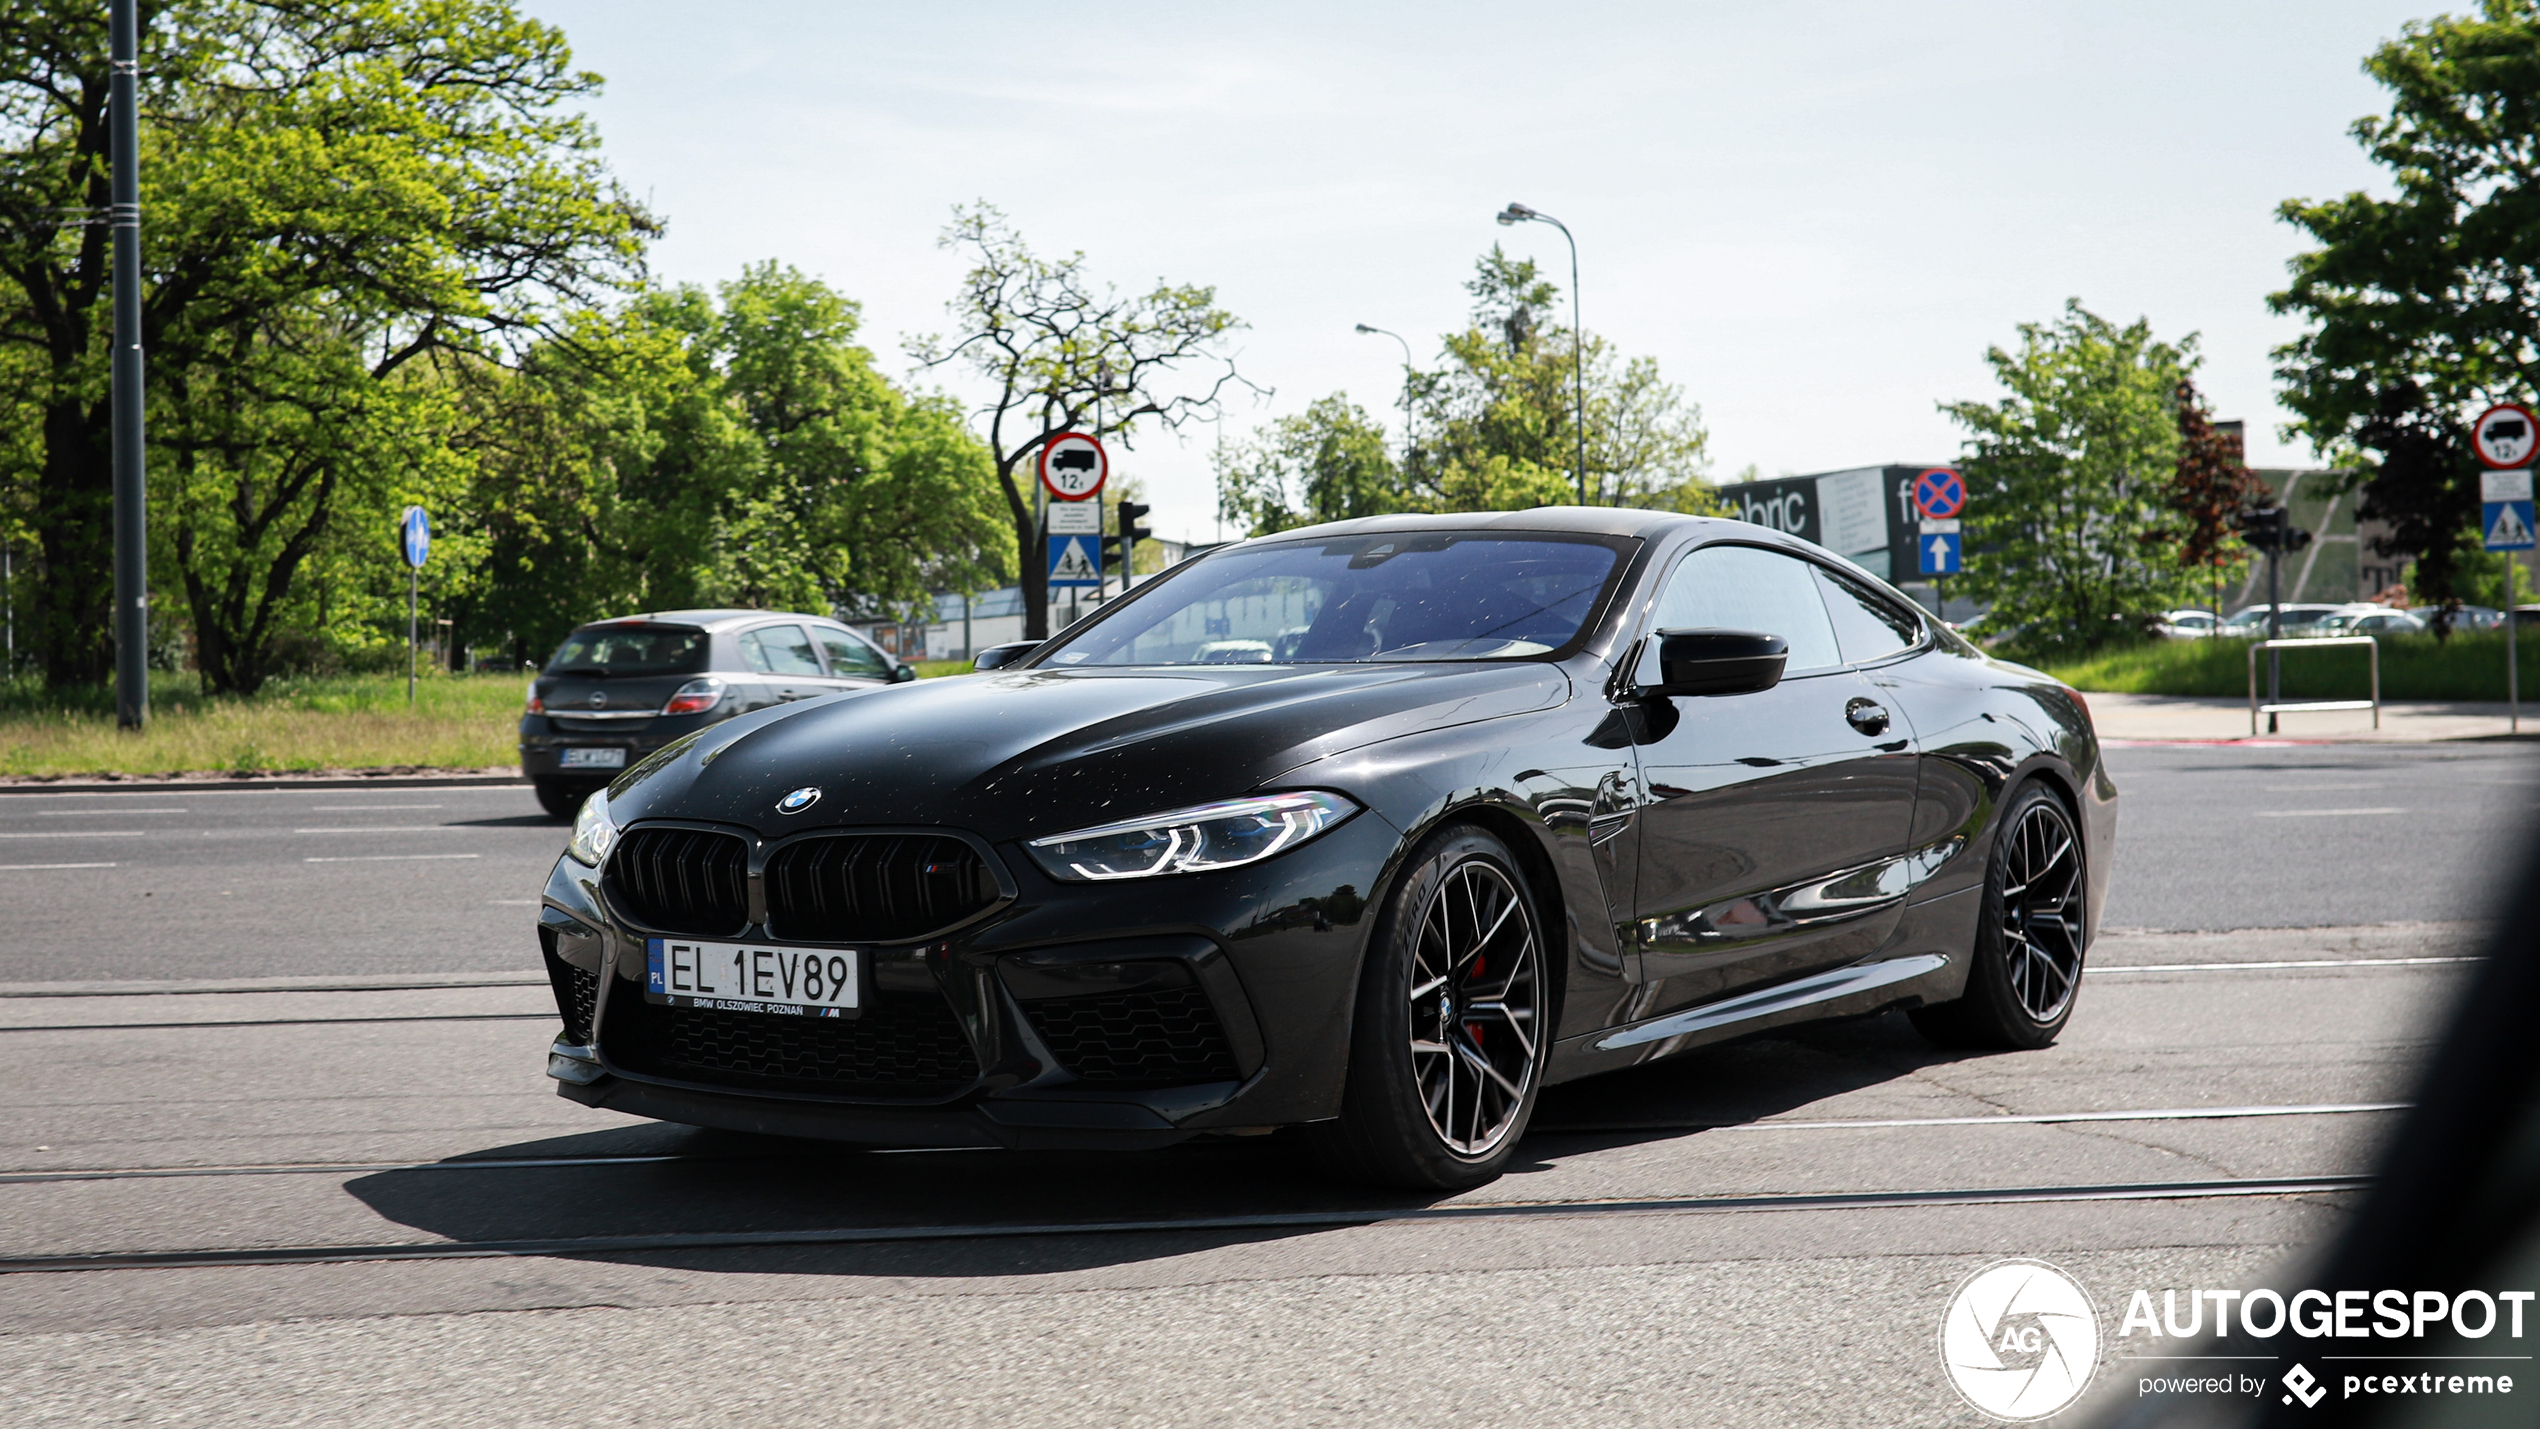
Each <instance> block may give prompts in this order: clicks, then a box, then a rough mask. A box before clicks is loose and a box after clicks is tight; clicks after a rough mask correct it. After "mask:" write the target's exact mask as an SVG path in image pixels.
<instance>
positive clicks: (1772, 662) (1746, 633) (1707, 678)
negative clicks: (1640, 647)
mask: <svg viewBox="0 0 2540 1429" xmlns="http://www.w3.org/2000/svg"><path fill="white" fill-rule="evenodd" d="M1789 660H1790V642H1789V641H1787V640H1784V639H1783V638H1782V637H1780V636H1778V635H1766V634H1763V633H1762V632H1760V631H1754V630H1661V631H1659V632H1658V680H1659V682H1658V683H1657V684H1655V685H1643V686H1641V687H1640V691H1639V693H1641V694H1644V695H1751V694H1755V693H1757V692H1758V691H1762V690H1769V689H1771V688H1772V687H1773V686H1775V685H1778V684H1780V683H1781V679H1782V666H1783V665H1784V664H1786V663H1788V662H1789Z"/></svg>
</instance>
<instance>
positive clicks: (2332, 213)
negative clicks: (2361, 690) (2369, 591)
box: [2268, 0, 2540, 629]
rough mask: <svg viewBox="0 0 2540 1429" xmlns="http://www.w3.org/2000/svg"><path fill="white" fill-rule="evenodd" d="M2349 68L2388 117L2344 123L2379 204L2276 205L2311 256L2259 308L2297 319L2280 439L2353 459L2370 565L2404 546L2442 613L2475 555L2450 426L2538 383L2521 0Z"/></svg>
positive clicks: (2538, 169)
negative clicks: (2287, 413)
mask: <svg viewBox="0 0 2540 1429" xmlns="http://www.w3.org/2000/svg"><path fill="white" fill-rule="evenodd" d="M2364 71H2365V73H2367V74H2369V75H2371V76H2372V77H2373V78H2374V79H2375V80H2377V81H2379V82H2380V84H2381V85H2382V87H2383V88H2385V89H2387V90H2388V91H2389V92H2390V112H2389V113H2388V114H2387V115H2378V116H2367V117H2365V118H2362V119H2359V120H2357V121H2355V124H2354V126H2353V128H2352V129H2351V131H2350V132H2351V133H2352V134H2353V135H2354V136H2355V139H2356V142H2358V143H2360V144H2361V145H2363V147H2364V149H2365V152H2366V153H2368V154H2369V155H2370V156H2371V158H2372V160H2373V162H2374V163H2376V164H2379V165H2380V166H2382V167H2383V168H2384V169H2386V170H2387V171H2388V173H2389V184H2390V188H2391V194H2390V196H2389V197H2388V198H2379V197H2375V196H2373V195H2371V194H2367V193H2361V192H2356V193H2350V194H2347V195H2345V196H2344V197H2342V198H2333V199H2326V200H2321V201H2318V202H2310V201H2305V200H2300V199H2295V200H2289V201H2287V202H2286V203H2285V204H2283V205H2282V207H2281V208H2279V209H2278V213H2279V215H2280V216H2281V217H2283V218H2284V219H2285V220H2286V221H2287V222H2290V223H2292V224H2294V225H2296V226H2297V227H2299V228H2301V229H2302V230H2303V231H2304V232H2305V233H2307V234H2308V235H2309V236H2310V237H2311V238H2312V239H2314V240H2315V241H2317V242H2318V243H2319V245H2320V246H2319V247H2318V248H2316V249H2314V250H2312V251H2310V252H2307V253H2304V254H2301V255H2300V256H2298V257H2296V258H2295V259H2294V260H2293V262H2292V264H2291V268H2292V274H2293V281H2292V285H2291V286H2290V287H2288V288H2287V289H2286V290H2285V291H2283V292H2280V293H2277V294H2275V295H2273V296H2272V297H2270V298H2269V299H2268V303H2269V306H2271V307H2273V308H2274V309H2275V311H2277V312H2279V313H2292V314H2297V315H2299V316H2301V317H2303V318H2304V319H2306V320H2307V321H2308V322H2309V324H2310V330H2309V331H2308V332H2306V333H2304V334H2303V335H2302V336H2301V337H2300V338H2298V339H2296V340H2295V341H2293V342H2291V343H2289V344H2287V345H2285V346H2284V347H2281V348H2279V349H2277V351H2276V357H2277V359H2278V367H2277V369H2276V373H2277V376H2278V377H2279V378H2280V379H2281V380H2282V382H2283V384H2284V403H2285V405H2286V406H2287V407H2290V408H2291V409H2292V410H2293V411H2294V413H2295V414H2296V416H2297V419H2298V420H2297V422H2296V423H2295V427H2296V430H2298V431H2300V432H2302V433H2303V434H2304V435H2306V436H2308V437H2309V438H2310V439H2311V441H2312V442H2313V443H2314V444H2315V445H2317V446H2318V447H2320V448H2321V449H2322V450H2324V451H2340V450H2347V449H2360V450H2361V451H2362V452H2367V453H2370V454H2371V455H2370V456H2369V458H2367V459H2366V469H2365V471H2364V473H2363V502H2362V505H2361V508H2360V510H2361V514H2363V515H2364V516H2366V517H2368V518H2373V519H2378V520H2382V521H2386V522H2388V523H2390V525H2391V528H2392V534H2391V536H2390V538H2389V539H2388V540H2387V541H2386V542H2385V543H2384V545H2385V549H2381V550H2379V551H2378V552H2377V554H2380V555H2383V556H2396V555H2402V554H2412V555H2414V556H2415V557H2416V564H2415V569H2414V571H2413V572H2412V573H2411V575H2410V578H2409V584H2410V586H2411V587H2412V588H2413V589H2414V590H2415V592H2416V594H2417V595H2418V597H2419V598H2420V599H2423V600H2426V601H2429V602H2433V603H2438V604H2442V605H2445V606H2446V607H2447V608H2448V607H2453V606H2456V605H2457V604H2458V602H2459V599H2460V597H2461V595H2462V593H2463V592H2462V590H2461V588H2460V585H2461V582H2462V581H2463V579H2464V578H2465V576H2466V573H2467V571H2468V568H2469V566H2470V565H2471V564H2473V563H2474V562H2472V560H2471V559H2470V557H2471V553H2472V552H2473V551H2474V549H2475V547H2476V545H2477V538H2476V535H2475V534H2474V533H2475V531H2476V521H2477V516H2478V490H2477V472H2478V466H2477V462H2476V460H2475V459H2474V458H2473V456H2472V455H2471V453H2470V449H2469V440H2468V432H2467V429H2466V427H2467V419H2468V418H2469V417H2470V416H2471V415H2473V412H2474V409H2476V408H2477V407H2480V406H2483V405H2484V404H2485V403H2487V402H2489V401H2492V400H2495V399H2497V398H2503V397H2527V396H2529V395H2530V394H2531V393H2532V392H2533V391H2534V390H2535V385H2536V384H2540V0H2486V3H2484V4H2483V5H2481V6H2480V7H2479V11H2478V13H2477V14H2475V15H2468V16H2457V15H2447V16H2442V17H2439V18H2436V19H2432V20H2422V21H2413V22H2410V23H2409V24H2408V25H2406V26H2405V27H2404V28H2403V29H2402V30H2401V32H2400V35H2399V38H2397V39H2395V40H2392V41H2390V42H2388V43H2386V44H2384V45H2382V46H2381V47H2380V48H2379V49H2377V50H2375V51H2374V52H2373V54H2372V55H2371V57H2370V58H2368V59H2366V60H2365V61H2364ZM2438 629H2448V621H2446V622H2444V624H2442V625H2439V626H2438Z"/></svg>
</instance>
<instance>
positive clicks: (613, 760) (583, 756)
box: [556, 748, 626, 769]
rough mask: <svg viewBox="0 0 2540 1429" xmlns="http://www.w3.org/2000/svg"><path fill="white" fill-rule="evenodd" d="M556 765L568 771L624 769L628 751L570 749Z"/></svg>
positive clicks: (614, 749)
mask: <svg viewBox="0 0 2540 1429" xmlns="http://www.w3.org/2000/svg"><path fill="white" fill-rule="evenodd" d="M556 763H557V764H559V765H561V766H562V767H564V768H566V769H623V768H625V767H626V751H625V750H623V749H616V748H608V749H568V750H566V751H565V752H564V754H563V756H562V757H561V758H559V759H558V760H557V761H556Z"/></svg>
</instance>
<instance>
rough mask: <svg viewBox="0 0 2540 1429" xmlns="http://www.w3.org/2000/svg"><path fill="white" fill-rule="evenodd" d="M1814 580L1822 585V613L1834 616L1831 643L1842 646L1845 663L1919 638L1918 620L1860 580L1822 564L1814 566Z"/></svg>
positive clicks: (1909, 645) (1863, 659) (1898, 648)
mask: <svg viewBox="0 0 2540 1429" xmlns="http://www.w3.org/2000/svg"><path fill="white" fill-rule="evenodd" d="M1817 582H1818V584H1819V585H1821V586H1823V587H1824V588H1825V597H1826V613H1827V614H1828V615H1830V616H1832V617H1833V618H1834V639H1835V644H1836V645H1838V646H1840V647H1841V648H1842V650H1843V662H1844V663H1845V664H1847V665H1860V664H1865V663H1867V662H1869V661H1872V660H1884V659H1886V658H1887V657H1888V656H1890V655H1894V654H1896V653H1898V652H1899V651H1903V650H1910V649H1912V648H1913V646H1914V642H1916V641H1918V640H1920V639H1922V638H1923V623H1922V622H1921V621H1919V620H1917V619H1915V618H1914V617H1913V616H1910V615H1907V614H1906V613H1905V612H1904V611H1901V610H1899V609H1897V608H1896V603H1895V602H1894V601H1891V600H1888V599H1886V598H1885V597H1883V596H1880V595H1878V594H1876V593H1875V592H1873V591H1872V590H1870V588H1869V587H1867V586H1865V585H1863V584H1861V583H1860V582H1858V581H1855V580H1851V579H1848V578H1846V577H1844V576H1839V575H1836V574H1835V573H1834V572H1832V571H1829V570H1827V569H1826V568H1825V567H1823V566H1819V567H1818V568H1817Z"/></svg>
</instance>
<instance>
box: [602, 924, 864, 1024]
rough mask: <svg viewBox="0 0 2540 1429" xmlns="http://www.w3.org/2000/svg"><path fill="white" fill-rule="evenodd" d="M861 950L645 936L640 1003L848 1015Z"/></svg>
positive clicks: (853, 1002) (858, 978)
mask: <svg viewBox="0 0 2540 1429" xmlns="http://www.w3.org/2000/svg"><path fill="white" fill-rule="evenodd" d="M858 958H859V955H858V954H856V953H855V952H853V951H850V950H846V949H841V948H778V947H767V946H762V945H759V944H756V943H701V942H696V941H694V940H691V939H685V938H648V939H646V940H645V944H644V963H645V982H644V1000H645V1001H646V1002H658V1003H662V1004H665V1005H667V1006H670V1007H715V1008H721V1009H723V1010H725V1011H727V1012H772V1013H780V1014H786V1015H791V1016H798V1017H848V1016H853V1015H854V1014H855V1012H856V1009H857V1006H858V998H857V993H858V990H859V989H860V988H861V987H862V985H863V977H862V969H861V968H860V967H859V966H858Z"/></svg>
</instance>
